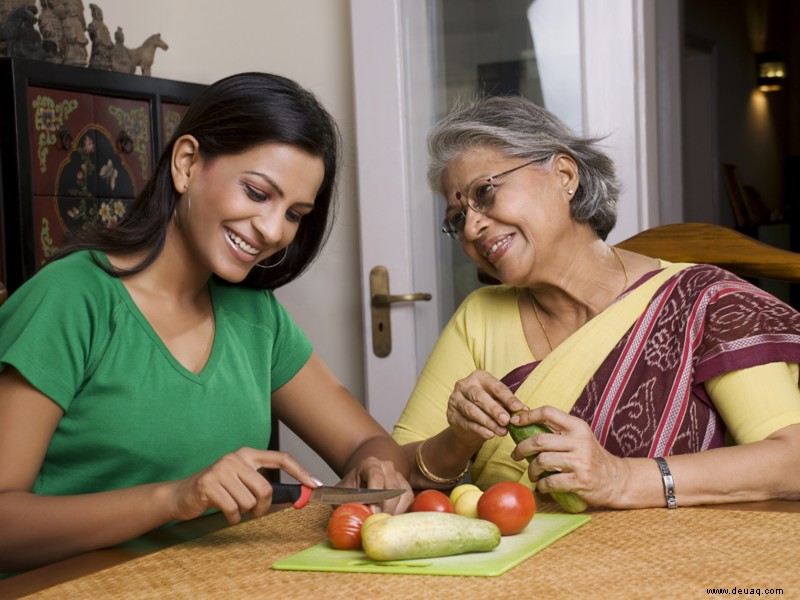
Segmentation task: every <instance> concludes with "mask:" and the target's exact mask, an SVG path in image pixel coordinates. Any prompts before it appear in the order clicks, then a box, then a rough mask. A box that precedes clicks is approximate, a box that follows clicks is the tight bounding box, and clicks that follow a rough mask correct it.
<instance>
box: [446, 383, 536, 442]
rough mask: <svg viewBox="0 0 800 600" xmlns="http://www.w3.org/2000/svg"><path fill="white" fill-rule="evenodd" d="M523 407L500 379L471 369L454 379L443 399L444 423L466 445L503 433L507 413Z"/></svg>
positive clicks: (505, 429)
mask: <svg viewBox="0 0 800 600" xmlns="http://www.w3.org/2000/svg"><path fill="white" fill-rule="evenodd" d="M523 408H525V405H524V404H522V402H520V401H519V400H518V399H517V397H516V396H514V394H513V393H511V390H510V389H508V386H506V385H505V384H504V383H503V382H501V381H500V380H499V379H497V378H496V377H495V376H494V375H492V374H491V373H487V372H486V371H480V370H479V371H474V372H473V373H472V374H471V375H469V376H467V377H465V378H464V379H460V380H459V381H457V382H456V385H455V387H454V389H453V393H452V394H450V399H449V400H448V402H447V422H448V423H449V424H450V427H451V429H452V430H453V433H454V434H455V435H456V436H457V437H458V438H459V439H460V441H461V442H462V443H464V444H467V445H475V444H482V443H483V442H484V441H486V440H489V439H491V438H492V437H494V436H496V435H498V436H504V435H506V433H507V432H508V429H507V426H508V423H509V420H510V419H511V415H512V414H513V413H515V412H517V411H518V410H522V409H523Z"/></svg>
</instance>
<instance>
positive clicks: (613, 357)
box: [503, 265, 800, 457]
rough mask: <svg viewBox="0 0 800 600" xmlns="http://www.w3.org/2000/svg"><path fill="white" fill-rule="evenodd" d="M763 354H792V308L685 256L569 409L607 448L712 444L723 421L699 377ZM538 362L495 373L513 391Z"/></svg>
mask: <svg viewBox="0 0 800 600" xmlns="http://www.w3.org/2000/svg"><path fill="white" fill-rule="evenodd" d="M647 278H648V277H645V278H643V279H642V280H640V281H639V282H637V286H638V285H640V284H641V283H642V282H643V281H645V280H646V279H647ZM772 362H787V363H800V313H798V312H797V311H795V310H794V309H793V308H791V307H790V306H787V305H786V304H784V303H783V302H781V301H780V300H778V299H777V298H775V297H773V296H771V295H770V294H768V293H766V292H764V291H763V290H760V289H759V288H757V287H755V286H753V285H751V284H749V283H747V282H745V281H743V280H741V279H739V278H738V277H736V276H735V275H732V274H731V273H728V272H727V271H723V270H721V269H718V268H717V267H712V266H708V265H697V266H692V267H689V268H687V269H684V270H682V271H680V272H679V273H678V274H676V275H675V276H674V277H672V278H670V279H669V280H667V281H666V282H665V283H664V284H663V285H662V286H661V287H660V288H659V290H658V291H657V292H656V294H655V295H654V296H653V298H652V300H651V301H650V303H649V305H648V306H647V309H646V310H645V311H644V313H643V314H642V315H641V316H640V317H639V318H638V319H637V320H636V322H635V323H634V325H633V326H632V327H631V328H630V329H629V330H628V331H627V333H626V334H625V335H624V336H623V337H622V339H620V341H619V343H618V344H617V345H616V346H615V347H614V349H613V350H612V351H611V353H610V354H609V355H608V356H607V357H606V359H605V360H604V361H603V362H602V364H601V366H600V368H599V369H598V370H597V372H596V373H595V374H594V375H593V376H592V378H591V379H590V380H589V383H588V384H587V386H586V388H584V390H583V392H582V393H581V395H580V396H579V398H578V399H577V401H576V403H575V405H574V406H573V408H572V410H571V411H570V414H572V415H574V416H577V417H580V418H582V419H583V420H585V421H586V422H587V423H589V424H590V425H591V427H592V430H593V431H594V434H595V436H596V437H597V439H598V440H599V441H600V443H601V444H602V445H603V446H604V447H605V448H606V449H607V450H608V451H609V452H611V453H612V454H614V455H616V456H640V457H648V456H649V457H653V456H666V455H669V454H686V453H690V452H698V451H701V450H707V449H709V448H715V447H719V446H722V445H724V438H725V426H724V424H723V422H722V419H721V418H720V416H719V414H718V413H717V411H716V410H715V408H714V405H713V403H712V402H711V399H710V398H709V397H708V394H707V393H706V391H705V388H704V386H703V383H704V382H706V381H708V380H709V379H711V378H713V377H715V376H717V375H721V374H723V373H728V372H730V371H735V370H739V369H745V368H748V367H754V366H758V365H763V364H767V363H772ZM538 365H539V362H534V363H530V364H527V365H523V366H521V367H518V368H516V369H514V370H513V371H511V372H510V373H509V374H508V375H506V376H505V377H504V378H503V382H504V383H505V384H506V385H508V386H509V387H510V388H511V390H512V391H514V392H516V390H517V388H519V386H520V385H521V384H522V382H523V381H524V380H525V379H526V378H527V377H528V375H529V374H530V373H531V372H533V370H534V369H535V368H536V367H537V366H538Z"/></svg>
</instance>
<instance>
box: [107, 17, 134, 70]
mask: <svg viewBox="0 0 800 600" xmlns="http://www.w3.org/2000/svg"><path fill="white" fill-rule="evenodd" d="M111 69H112V70H114V71H119V72H120V73H133V72H134V71H136V65H135V64H133V57H132V56H131V51H130V49H128V48H126V47H125V34H124V33H123V31H122V27H117V30H116V31H115V32H114V48H112V50H111Z"/></svg>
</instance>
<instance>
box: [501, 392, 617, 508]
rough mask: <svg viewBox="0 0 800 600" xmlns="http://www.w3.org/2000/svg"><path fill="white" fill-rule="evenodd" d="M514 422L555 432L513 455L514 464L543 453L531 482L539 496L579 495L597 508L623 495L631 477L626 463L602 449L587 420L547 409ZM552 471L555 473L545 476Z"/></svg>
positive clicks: (526, 443) (532, 469)
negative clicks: (573, 493) (542, 427)
mask: <svg viewBox="0 0 800 600" xmlns="http://www.w3.org/2000/svg"><path fill="white" fill-rule="evenodd" d="M513 422H514V424H515V425H521V426H524V425H529V424H531V423H543V424H545V425H547V427H549V428H550V430H551V431H552V432H553V433H542V434H539V435H534V436H532V437H530V438H528V439H527V440H524V441H522V442H520V443H519V444H518V445H517V447H516V448H515V449H514V451H513V452H512V453H511V457H512V458H513V459H514V460H523V459H525V457H527V456H531V455H534V454H538V456H537V457H536V458H535V459H534V460H533V461H531V463H530V466H529V467H528V477H530V479H531V481H534V482H536V489H537V490H538V491H539V492H542V493H549V492H575V493H577V494H578V495H579V496H580V497H581V498H583V499H584V500H585V501H586V502H587V503H588V504H590V505H593V506H610V505H612V504H613V502H614V500H615V499H616V498H619V497H621V496H622V492H623V491H624V490H625V487H626V485H627V481H628V477H629V472H628V469H627V465H626V462H625V460H624V459H622V458H619V457H617V456H614V455H613V454H611V453H609V452H608V451H607V450H606V449H605V448H603V447H602V446H601V445H600V443H599V442H598V441H597V438H596V437H595V436H594V433H593V432H592V430H591V429H590V427H589V425H588V424H587V423H586V421H584V420H583V419H580V418H578V417H573V416H571V415H569V414H567V413H565V412H564V411H561V410H559V409H557V408H554V407H552V406H544V407H541V408H537V409H534V410H527V411H522V412H520V413H519V414H518V415H517V416H515V417H514V419H513ZM547 471H549V472H551V474H550V475H547V476H545V477H541V475H542V473H544V472H547Z"/></svg>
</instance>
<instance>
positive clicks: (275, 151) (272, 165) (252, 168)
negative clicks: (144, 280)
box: [173, 136, 325, 282]
mask: <svg viewBox="0 0 800 600" xmlns="http://www.w3.org/2000/svg"><path fill="white" fill-rule="evenodd" d="M186 137H187V140H186V141H185V142H179V143H178V144H176V154H177V155H178V156H179V160H178V161H177V164H178V167H177V170H178V173H177V174H176V172H175V170H173V178H174V181H175V185H176V187H177V188H178V189H179V190H184V188H185V187H186V186H188V189H187V190H186V192H185V193H184V195H183V198H182V199H181V200H180V202H179V204H178V209H177V223H176V224H177V225H178V227H177V228H176V231H177V233H178V234H179V236H180V237H181V238H182V240H183V243H184V245H185V247H186V249H187V251H188V253H189V254H190V255H191V257H192V259H193V261H196V263H197V264H198V265H200V266H201V267H202V268H205V269H207V270H209V271H210V272H212V273H215V274H216V275H218V276H219V277H221V278H223V279H225V280H227V281H230V282H238V281H241V280H243V279H244V278H245V277H246V276H247V274H248V272H249V271H250V269H252V268H254V266H255V264H256V263H258V262H262V261H264V260H265V259H267V258H269V257H270V256H272V255H273V254H276V253H281V254H282V253H283V251H284V248H286V247H287V246H288V245H289V244H290V243H291V242H292V240H293V239H294V237H295V235H296V234H297V231H298V228H299V226H300V221H301V219H302V218H303V217H304V216H305V215H308V214H309V213H310V212H311V211H312V210H313V209H314V201H315V198H316V196H317V192H318V190H319V188H320V185H321V184H322V180H323V177H324V174H325V168H324V165H323V162H322V159H321V158H319V157H316V156H312V155H311V154H309V153H307V152H306V151H304V150H301V149H299V148H297V147H295V146H290V145H287V144H278V143H268V144H263V145H260V146H256V147H254V148H252V149H250V150H247V151H246V152H243V153H240V154H234V155H224V156H219V157H216V158H212V159H205V158H203V157H202V154H201V153H199V152H197V149H196V148H195V149H194V150H192V149H191V146H192V144H193V138H191V136H186ZM181 152H185V155H183V159H180V156H181ZM189 198H191V201H189ZM255 268H257V267H255Z"/></svg>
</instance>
